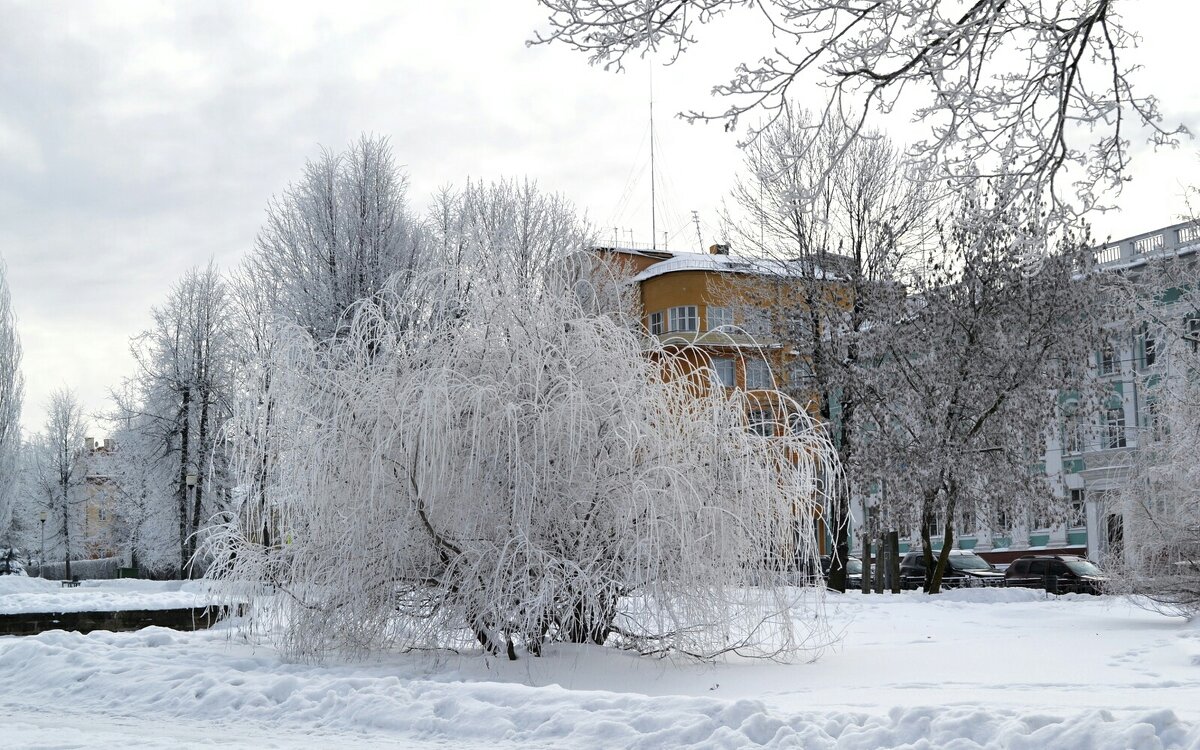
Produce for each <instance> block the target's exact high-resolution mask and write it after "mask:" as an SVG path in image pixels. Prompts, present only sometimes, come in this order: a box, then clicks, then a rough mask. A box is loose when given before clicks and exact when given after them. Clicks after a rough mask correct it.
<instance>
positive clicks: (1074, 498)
mask: <svg viewBox="0 0 1200 750" xmlns="http://www.w3.org/2000/svg"><path fill="white" fill-rule="evenodd" d="M1086 525H1087V494H1086V492H1085V491H1084V490H1081V489H1079V490H1071V507H1070V508H1069V509H1068V511H1067V526H1069V527H1071V528H1072V529H1081V528H1083V527H1084V526H1086Z"/></svg>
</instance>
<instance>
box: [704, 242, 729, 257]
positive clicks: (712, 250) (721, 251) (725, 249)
mask: <svg viewBox="0 0 1200 750" xmlns="http://www.w3.org/2000/svg"><path fill="white" fill-rule="evenodd" d="M708 254H709V255H729V245H720V244H717V245H710V246H709V248H708Z"/></svg>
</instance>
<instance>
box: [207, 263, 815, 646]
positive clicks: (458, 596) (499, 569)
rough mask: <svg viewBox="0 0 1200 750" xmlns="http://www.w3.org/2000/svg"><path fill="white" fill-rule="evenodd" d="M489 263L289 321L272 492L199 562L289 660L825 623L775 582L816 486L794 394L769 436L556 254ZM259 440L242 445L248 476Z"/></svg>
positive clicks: (778, 641)
mask: <svg viewBox="0 0 1200 750" xmlns="http://www.w3.org/2000/svg"><path fill="white" fill-rule="evenodd" d="M507 260H508V258H507V256H505V255H504V254H503V253H497V254H496V255H494V256H492V257H490V258H489V257H488V256H487V255H486V254H484V255H481V256H478V257H477V259H476V264H474V267H473V268H471V270H469V271H465V270H463V268H464V266H447V267H446V268H443V269H442V270H440V271H436V272H430V273H427V274H425V275H423V276H422V277H421V278H420V279H417V280H414V279H412V278H406V279H405V280H404V288H403V293H402V294H401V293H398V292H397V291H396V290H393V293H392V294H386V293H385V294H383V295H376V296H375V298H373V299H372V300H369V301H364V302H362V303H360V304H359V305H358V306H357V307H356V308H355V310H354V311H353V315H352V316H351V317H350V318H349V319H348V320H349V327H348V328H346V329H343V335H342V336H340V337H339V338H338V339H337V340H336V341H330V340H326V341H317V340H314V339H313V338H312V337H311V336H310V335H309V334H308V333H307V332H305V331H304V330H303V329H302V328H301V327H299V326H296V327H292V328H291V329H289V330H288V331H286V332H285V333H284V335H283V337H282V342H281V346H280V347H279V348H278V349H277V350H276V351H275V353H274V355H273V357H274V359H273V363H274V367H273V369H274V372H275V378H276V380H275V383H274V384H273V395H274V403H273V406H272V408H273V415H272V419H273V420H274V422H273V423H274V428H273V429H272V430H271V432H270V435H269V436H268V437H269V440H270V441H271V442H272V445H271V446H270V453H271V455H272V456H273V460H274V462H275V465H274V471H273V472H272V474H271V477H272V479H271V481H272V482H273V486H271V487H270V488H269V492H267V493H265V495H264V496H265V497H269V498H270V501H269V502H267V503H260V502H246V503H244V507H243V508H242V509H241V512H240V513H239V514H238V515H237V516H236V517H234V518H232V519H231V520H230V522H229V523H228V524H226V525H225V526H224V527H223V528H222V529H221V532H220V533H219V534H218V535H216V536H215V537H214V538H213V539H212V540H211V542H212V545H213V549H214V550H215V553H216V556H217V559H216V562H215V563H214V566H213V568H212V570H211V573H212V574H213V575H215V576H217V577H219V578H221V579H223V580H224V581H226V582H227V583H228V584H229V586H230V587H231V588H235V589H237V590H238V591H240V592H242V593H243V594H247V593H248V594H249V595H251V596H256V595H266V594H268V593H274V592H278V593H277V595H276V596H274V598H273V599H270V600H269V601H272V602H274V605H275V606H266V603H267V602H268V599H266V598H263V599H260V600H259V601H258V603H259V604H262V605H263V606H259V607H257V608H256V609H255V611H256V612H258V617H259V618H260V619H259V620H258V622H259V623H260V624H262V623H265V624H269V625H274V624H278V625H279V626H280V628H281V629H280V630H278V631H277V632H279V633H281V635H282V642H283V645H284V646H285V647H287V648H288V649H289V650H290V651H291V652H292V653H293V654H294V655H296V656H300V657H308V658H312V657H316V656H319V655H320V654H321V653H323V652H325V651H327V650H329V649H337V650H341V651H348V652H357V651H364V650H369V649H376V648H385V647H394V648H427V647H465V646H470V645H472V644H473V643H475V642H476V641H477V642H478V643H479V644H481V645H482V646H483V648H484V649H485V650H486V651H488V652H491V653H501V652H506V653H507V654H508V656H509V657H510V658H515V657H516V649H517V648H518V647H523V648H524V649H526V650H528V651H529V652H531V653H538V652H539V650H540V646H541V644H542V643H543V642H545V641H547V640H559V641H570V642H592V643H605V642H608V641H609V640H610V639H613V640H618V641H620V642H622V643H623V644H625V645H630V646H633V647H638V648H642V649H645V650H650V649H669V650H675V651H678V652H685V653H689V654H695V655H701V656H709V655H713V654H717V653H720V652H722V651H729V650H733V651H737V652H739V653H744V654H754V655H769V656H776V657H785V656H787V655H790V654H794V653H795V652H796V651H798V650H799V649H802V648H810V647H817V646H819V645H820V644H821V643H823V642H824V641H823V638H824V633H823V631H822V630H821V629H820V628H821V623H822V622H823V619H822V618H821V617H820V616H819V614H820V606H821V601H822V600H821V593H820V591H819V589H815V588H804V587H794V586H789V585H786V584H788V583H794V582H795V578H796V574H795V573H794V572H792V573H790V574H789V570H791V571H795V570H805V569H812V566H813V564H814V562H815V560H814V557H815V536H816V532H815V529H814V513H815V508H816V507H817V502H816V501H815V495H816V489H817V487H818V483H819V481H821V480H823V481H825V482H826V483H827V485H826V486H828V483H829V482H831V481H832V479H831V478H830V477H822V478H821V480H819V475H820V474H821V473H822V472H827V470H828V467H829V466H830V465H831V463H833V459H831V455H832V451H831V449H830V447H829V444H828V443H827V442H826V440H825V438H824V437H823V435H822V433H821V432H820V431H819V430H818V429H817V428H816V427H815V425H814V424H812V422H811V421H809V419H808V417H807V416H806V415H805V414H804V412H803V409H801V408H800V407H799V406H798V405H797V404H796V403H794V402H792V401H790V400H789V399H787V398H786V397H784V396H782V395H776V396H773V397H772V403H771V404H770V407H771V408H772V409H773V411H774V413H776V414H778V415H779V425H778V430H777V432H778V433H779V434H778V435H777V436H773V437H764V436H762V435H760V434H756V433H755V432H753V431H751V430H749V429H748V424H747V413H748V412H749V411H750V410H751V409H754V410H759V411H761V410H762V409H763V408H764V407H763V404H762V403H761V402H760V401H755V402H754V403H751V400H750V397H749V396H748V395H747V394H745V393H742V392H740V391H735V392H732V393H727V392H726V391H725V390H724V389H722V388H719V387H718V388H715V387H713V386H712V383H713V382H715V380H713V379H711V377H710V376H711V375H712V374H711V373H706V372H705V371H703V370H700V371H697V370H696V368H695V366H694V365H692V364H690V362H693V361H695V358H694V355H695V353H694V352H692V353H688V352H678V351H674V350H670V349H667V348H663V347H661V346H660V345H658V344H657V343H656V342H654V341H646V340H644V339H643V338H642V337H641V336H640V335H638V334H637V333H635V332H634V331H633V327H632V326H631V325H630V324H629V321H627V320H625V319H623V318H622V316H620V315H613V314H598V312H599V311H597V310H595V309H589V307H588V305H586V304H585V303H583V302H581V300H582V299H586V298H588V295H586V294H580V293H579V290H580V284H579V283H578V282H577V281H574V282H572V281H568V278H569V277H571V276H572V275H573V274H572V273H571V272H570V268H569V267H568V265H567V264H562V263H555V262H548V263H546V264H545V265H544V266H543V267H542V270H540V271H537V272H531V270H530V269H529V268H527V267H523V266H521V265H520V264H516V263H508V262H507ZM546 269H550V270H546ZM258 408H260V406H259V405H256V404H254V403H249V404H248V405H247V408H246V409H244V410H243V413H242V415H241V416H240V417H239V418H238V420H235V422H234V425H233V427H232V429H231V430H230V431H229V434H230V436H231V437H232V438H233V439H234V440H235V441H236V440H237V439H238V435H239V434H242V433H243V432H246V431H243V430H241V428H240V427H239V426H238V425H239V424H241V425H254V424H256V423H257V422H256V420H258V419H259V416H258V415H257V414H256V409H258ZM261 455H262V454H261V443H260V441H259V440H256V441H254V443H253V449H252V450H248V451H246V453H245V461H244V465H243V466H242V467H241V473H242V476H243V478H244V479H245V480H246V482H249V481H251V480H252V479H255V478H256V477H261V472H260V471H259V470H258V467H257V466H256V463H257V462H259V461H260V460H261ZM256 472H258V473H256ZM789 575H790V576H791V579H789ZM798 607H802V608H804V617H803V618H799V617H798V614H799V612H798V609H797V608H798ZM814 615H818V616H814ZM271 618H278V619H277V620H275V619H271Z"/></svg>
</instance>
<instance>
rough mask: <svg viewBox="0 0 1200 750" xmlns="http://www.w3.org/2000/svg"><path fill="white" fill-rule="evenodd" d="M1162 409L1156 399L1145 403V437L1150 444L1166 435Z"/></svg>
mask: <svg viewBox="0 0 1200 750" xmlns="http://www.w3.org/2000/svg"><path fill="white" fill-rule="evenodd" d="M1163 422H1164V420H1163V415H1162V408H1161V407H1160V406H1159V405H1158V401H1157V400H1156V399H1150V400H1148V401H1147V402H1146V435H1147V437H1149V439H1150V441H1151V442H1154V443H1157V442H1158V441H1160V440H1162V439H1163V436H1164V435H1165V434H1166V429H1165V425H1164V423H1163Z"/></svg>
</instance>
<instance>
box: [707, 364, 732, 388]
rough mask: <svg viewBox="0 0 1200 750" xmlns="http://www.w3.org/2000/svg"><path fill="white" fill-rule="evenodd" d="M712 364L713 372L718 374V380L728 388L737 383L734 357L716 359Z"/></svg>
mask: <svg viewBox="0 0 1200 750" xmlns="http://www.w3.org/2000/svg"><path fill="white" fill-rule="evenodd" d="M712 366H713V372H715V373H716V375H717V382H719V383H720V384H721V385H723V386H725V387H726V388H732V387H734V386H735V385H737V376H736V375H735V374H734V368H733V360H732V359H714V360H713V361H712Z"/></svg>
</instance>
